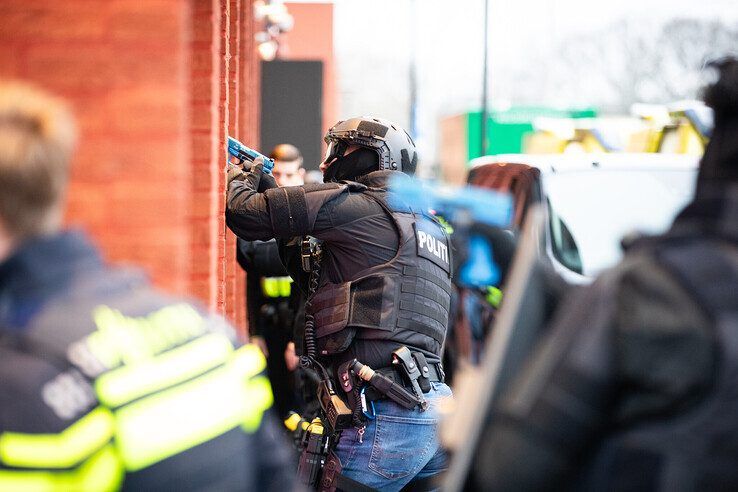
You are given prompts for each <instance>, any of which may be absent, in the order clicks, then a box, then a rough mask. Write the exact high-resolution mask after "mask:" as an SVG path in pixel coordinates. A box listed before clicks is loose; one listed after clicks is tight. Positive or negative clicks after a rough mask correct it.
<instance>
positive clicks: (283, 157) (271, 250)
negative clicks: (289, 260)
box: [236, 144, 305, 417]
mask: <svg viewBox="0 0 738 492" xmlns="http://www.w3.org/2000/svg"><path fill="white" fill-rule="evenodd" d="M269 157H271V158H272V159H274V168H273V169H272V175H273V176H274V180H275V181H276V182H277V185H278V186H299V185H301V184H303V176H304V175H305V169H303V167H302V155H301V154H300V151H299V150H298V149H297V147H295V146H294V145H290V144H280V145H277V146H276V147H275V148H274V149H273V150H272V152H271V154H270V155H269ZM236 257H237V258H238V263H239V264H240V265H241V267H242V268H243V269H244V270H245V271H246V273H247V275H246V312H247V314H248V319H249V334H250V336H251V341H252V342H253V343H256V344H257V345H259V346H260V347H262V350H263V351H264V353H265V354H266V358H267V373H268V374H269V380H270V381H271V383H272V391H273V392H274V407H275V409H276V411H277V412H278V414H279V415H280V416H281V417H284V416H286V415H287V413H288V412H289V411H290V410H299V408H298V406H299V405H298V402H297V400H296V398H295V373H294V371H295V370H296V368H297V364H298V359H297V355H296V354H295V342H294V339H295V338H294V336H295V334H294V331H295V328H296V325H297V326H298V327H300V328H301V326H300V325H301V322H300V320H301V319H302V317H301V316H298V313H299V312H300V308H301V305H302V304H303V303H304V302H303V301H302V296H301V295H300V289H298V288H297V287H294V288H293V286H292V278H291V277H290V276H289V274H288V273H287V270H285V268H284V266H283V265H282V261H281V260H280V258H279V251H278V246H277V241H276V240H274V239H270V240H268V241H245V240H243V239H241V238H238V250H237V252H236ZM298 331H299V330H298Z"/></svg>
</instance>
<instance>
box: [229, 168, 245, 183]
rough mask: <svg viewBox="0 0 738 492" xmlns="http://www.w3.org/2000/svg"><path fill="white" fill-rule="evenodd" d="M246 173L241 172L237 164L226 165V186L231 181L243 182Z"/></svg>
mask: <svg viewBox="0 0 738 492" xmlns="http://www.w3.org/2000/svg"><path fill="white" fill-rule="evenodd" d="M245 178H246V173H244V172H243V169H241V166H239V165H238V164H233V163H230V162H229V163H228V164H227V165H226V186H230V185H231V181H243V180H244V179H245Z"/></svg>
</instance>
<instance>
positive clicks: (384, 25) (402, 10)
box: [334, 0, 738, 160]
mask: <svg viewBox="0 0 738 492" xmlns="http://www.w3.org/2000/svg"><path fill="white" fill-rule="evenodd" d="M334 4H335V13H334V45H335V52H336V60H337V69H338V73H337V76H338V86H339V91H340V95H339V114H340V115H341V116H342V117H349V116H355V115H358V114H372V115H379V116H384V117H386V118H389V119H392V120H394V121H396V122H398V123H399V124H401V125H405V126H408V124H409V118H408V114H409V112H408V108H409V106H408V103H409V77H408V73H409V71H408V67H409V66H410V60H411V55H412V54H413V53H414V58H415V63H416V67H417V76H418V107H417V111H418V130H419V137H420V138H419V140H420V142H419V143H420V146H421V150H422V151H423V154H424V155H423V157H425V158H426V159H430V160H434V158H435V152H436V141H437V127H438V121H439V118H441V117H442V116H443V115H449V114H454V113H459V112H464V111H468V110H476V109H478V108H479V104H480V97H481V96H480V94H481V77H482V52H483V50H482V47H483V21H482V19H483V5H484V1H483V0H457V1H448V0H336V1H335V2H334ZM677 17H679V18H698V19H708V20H714V19H720V20H721V21H722V22H724V23H726V24H729V25H731V26H733V25H735V26H736V27H738V1H736V0H700V1H695V0H611V1H592V0H551V1H542V0H505V1H501V0H497V1H496V0H491V1H490V15H489V22H490V24H489V26H490V39H489V46H490V51H489V67H490V78H489V80H490V89H491V90H490V96H491V98H492V102H493V103H494V104H498V105H500V104H505V103H516V102H520V101H521V100H523V102H528V103H530V102H531V101H533V100H535V102H537V103H542V104H560V103H562V102H563V103H567V102H568V101H567V97H568V98H569V99H571V96H566V95H565V93H566V91H561V94H564V96H563V97H562V100H554V99H557V98H556V96H557V95H558V91H557V90H556V88H557V86H556V85H555V83H554V82H552V81H551V80H548V75H549V74H548V72H550V71H553V70H550V68H551V67H552V68H554V69H555V68H557V67H558V65H557V60H558V58H559V55H560V54H559V53H557V47H558V46H559V45H560V44H561V43H562V42H565V41H566V40H569V39H571V38H573V37H575V36H578V37H579V38H581V39H585V40H586V39H592V40H596V39H597V38H598V36H600V34H601V32H602V31H603V30H604V29H607V28H608V26H612V25H614V24H615V23H616V22H618V21H620V20H623V19H625V20H628V21H629V25H631V24H632V25H635V26H638V28H639V29H642V30H643V29H646V30H649V29H652V30H653V31H654V32H656V31H657V30H659V29H660V27H661V26H662V25H663V24H664V23H665V22H667V21H669V20H671V19H674V18H677ZM615 49H616V50H617V46H616V47H615ZM736 49H738V46H737V47H736ZM543 66H546V67H549V68H546V70H545V71H540V70H539V71H538V72H537V71H536V68H537V67H543ZM559 79H561V75H560V74H559ZM557 83H561V81H560V80H558V81H557ZM563 83H564V84H566V81H565V80H564V81H563ZM552 84H553V86H552ZM539 87H540V88H541V89H540V92H539V89H538V88H539ZM552 87H553V89H552ZM577 94H578V93H577ZM579 95H580V96H581V97H580V98H579V99H581V100H579V101H577V102H578V103H581V102H587V100H588V99H591V100H592V102H594V103H597V102H601V101H598V94H597V92H596V91H594V92H592V93H587V94H585V95H581V94H579ZM539 96H540V97H539ZM536 99H537V100H536ZM602 99H603V100H605V101H610V100H608V99H607V98H606V97H605V96H604V95H603V98H602ZM610 99H612V96H610ZM610 102H611V101H610Z"/></svg>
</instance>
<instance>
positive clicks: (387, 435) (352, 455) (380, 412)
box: [335, 383, 451, 491]
mask: <svg viewBox="0 0 738 492" xmlns="http://www.w3.org/2000/svg"><path fill="white" fill-rule="evenodd" d="M431 385H432V388H431V390H430V391H429V392H428V393H426V394H425V398H426V399H427V400H428V404H429V405H428V409H427V410H426V411H425V412H421V411H420V409H419V408H417V407H416V408H414V409H413V410H408V409H406V408H404V407H401V406H400V405H398V404H397V403H395V402H393V401H392V400H388V399H384V400H381V401H377V402H375V404H374V409H375V413H376V417H375V418H374V419H373V420H367V422H366V429H365V430H364V434H363V435H360V433H359V432H358V431H357V429H354V428H351V429H346V430H345V431H343V432H342V433H341V439H340V440H339V442H338V446H337V447H336V450H335V453H336V455H337V456H338V458H339V459H340V460H341V464H342V465H343V471H342V472H341V473H342V474H343V475H345V476H347V477H348V478H351V479H353V480H356V481H357V482H360V483H363V484H364V485H367V486H369V487H372V488H375V489H378V490H382V491H392V490H400V489H401V488H402V487H404V486H405V485H407V484H408V483H409V482H410V481H412V480H413V479H415V478H418V479H419V478H426V477H430V476H433V475H435V474H437V473H440V472H442V471H443V470H445V469H446V467H447V462H448V458H447V456H446V453H445V452H444V451H443V450H442V449H441V447H440V445H439V442H438V434H437V432H436V431H437V426H438V419H439V404H440V401H441V399H443V398H450V397H451V388H449V387H448V386H447V385H445V384H443V383H431Z"/></svg>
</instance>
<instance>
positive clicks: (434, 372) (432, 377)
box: [366, 363, 445, 401]
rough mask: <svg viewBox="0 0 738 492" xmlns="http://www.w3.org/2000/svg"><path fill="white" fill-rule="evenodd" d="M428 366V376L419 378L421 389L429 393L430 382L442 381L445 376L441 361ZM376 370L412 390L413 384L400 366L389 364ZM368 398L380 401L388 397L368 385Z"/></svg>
mask: <svg viewBox="0 0 738 492" xmlns="http://www.w3.org/2000/svg"><path fill="white" fill-rule="evenodd" d="M426 367H427V368H428V376H427V377H425V376H421V377H420V378H418V384H419V385H420V389H421V390H422V391H423V393H428V392H429V391H430V390H431V384H430V383H442V382H443V381H444V378H445V375H444V373H443V368H442V367H441V364H440V363H436V364H428V365H427V366H426ZM376 371H377V372H378V373H379V374H381V375H383V376H385V377H387V378H389V379H391V380H392V381H393V382H395V383H397V384H399V385H402V386H403V387H404V388H405V389H407V390H409V391H412V389H413V388H412V385H411V384H409V383H408V382H407V381H406V380H405V377H404V375H403V371H402V370H401V369H400V368H398V367H396V366H388V367H382V368H380V369H377V370H376ZM366 398H367V400H369V401H378V400H382V399H385V398H387V397H386V396H385V395H383V394H381V393H380V392H379V391H377V390H376V389H375V388H372V387H368V388H367V389H366Z"/></svg>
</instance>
